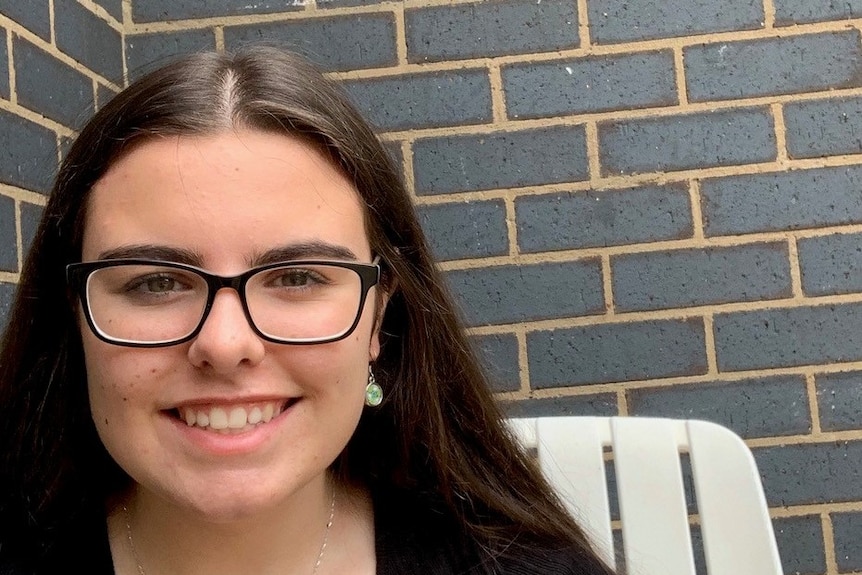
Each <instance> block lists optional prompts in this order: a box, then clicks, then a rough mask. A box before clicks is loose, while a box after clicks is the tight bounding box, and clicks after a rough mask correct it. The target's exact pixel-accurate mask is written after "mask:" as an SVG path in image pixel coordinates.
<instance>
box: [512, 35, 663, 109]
mask: <svg viewBox="0 0 862 575" xmlns="http://www.w3.org/2000/svg"><path fill="white" fill-rule="evenodd" d="M502 76H503V90H504V91H505V93H506V109H507V114H508V116H509V117H510V118H543V117H553V116H560V115H563V114H579V113H586V112H603V111H607V110H630V109H634V108H649V107H653V106H670V105H673V104H676V103H678V98H677V90H676V77H675V75H674V63H673V53H672V52H671V51H670V50H663V51H660V52H639V53H636V54H621V55H611V56H590V57H586V58H577V59H574V60H562V61H556V62H542V63H528V64H513V65H511V66H504V67H503V69H502Z"/></svg>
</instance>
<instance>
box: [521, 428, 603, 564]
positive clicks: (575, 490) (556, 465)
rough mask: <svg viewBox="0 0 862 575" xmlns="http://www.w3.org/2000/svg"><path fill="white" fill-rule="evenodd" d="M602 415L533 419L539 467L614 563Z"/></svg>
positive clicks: (598, 546)
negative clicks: (603, 454) (603, 453)
mask: <svg viewBox="0 0 862 575" xmlns="http://www.w3.org/2000/svg"><path fill="white" fill-rule="evenodd" d="M602 426H604V427H608V422H607V419H604V418H592V417H581V418H569V417H543V418H540V419H538V420H537V422H536V435H537V440H538V441H537V444H538V445H537V449H538V455H539V461H540V462H541V465H542V470H543V471H544V473H545V476H546V477H547V479H548V481H549V482H550V483H551V485H553V486H554V487H555V488H556V490H557V492H558V493H559V495H560V496H561V498H562V499H563V501H564V502H565V504H566V507H567V508H568V509H569V512H570V513H571V514H572V515H573V516H574V517H575V518H576V519H577V520H578V522H579V523H580V525H581V526H582V527H583V528H584V530H585V531H586V533H587V535H588V537H589V538H590V539H591V540H592V542H593V545H594V546H595V549H596V551H597V552H598V553H599V555H600V556H601V557H602V558H603V559H604V560H605V561H606V562H607V563H608V564H609V565H611V566H615V565H616V563H615V557H614V543H613V536H612V531H611V515H610V510H609V504H608V486H607V482H606V480H605V464H604V458H603V457H602V432H603V430H602V429H601V427H602Z"/></svg>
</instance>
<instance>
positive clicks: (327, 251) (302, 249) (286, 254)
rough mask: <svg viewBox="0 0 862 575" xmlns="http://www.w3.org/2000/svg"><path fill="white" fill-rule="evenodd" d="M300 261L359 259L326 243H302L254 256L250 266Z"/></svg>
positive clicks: (344, 248) (347, 251)
mask: <svg viewBox="0 0 862 575" xmlns="http://www.w3.org/2000/svg"><path fill="white" fill-rule="evenodd" d="M302 259H306V260H307V259H327V260H328V259H332V260H347V261H357V260H358V259H359V258H358V257H356V254H355V253H353V251H352V250H350V249H349V248H347V247H344V246H339V245H336V244H330V243H326V242H316V241H315V242H302V243H297V244H289V245H286V246H279V247H277V248H273V249H271V250H267V251H265V252H263V253H261V254H257V255H255V256H254V257H253V258H252V260H251V262H249V263H250V264H251V265H252V266H262V265H266V264H271V263H277V262H284V261H290V260H302Z"/></svg>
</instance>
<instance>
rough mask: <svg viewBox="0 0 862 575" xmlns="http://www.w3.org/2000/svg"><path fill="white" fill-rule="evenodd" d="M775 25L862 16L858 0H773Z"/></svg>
mask: <svg viewBox="0 0 862 575" xmlns="http://www.w3.org/2000/svg"><path fill="white" fill-rule="evenodd" d="M774 2H775V24H776V26H790V25H793V24H804V23H808V22H822V21H824V20H846V19H848V18H858V17H860V16H862V1H860V0H825V1H821V2H812V1H811V0H774Z"/></svg>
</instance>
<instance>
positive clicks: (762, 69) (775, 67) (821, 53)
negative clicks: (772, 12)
mask: <svg viewBox="0 0 862 575" xmlns="http://www.w3.org/2000/svg"><path fill="white" fill-rule="evenodd" d="M683 56H684V58H685V75H686V84H687V86H688V98H689V100H690V101H692V102H699V101H705V100H729V99H733V98H753V97H757V96H768V95H773V94H796V93H799V92H810V91H815V90H831V89H835V88H850V87H854V86H859V85H862V46H860V38H859V31H858V30H854V31H852V32H851V31H848V32H830V33H827V34H810V35H805V36H792V37H789V38H770V39H767V40H750V41H743V42H719V43H715V44H705V45H698V46H690V47H688V48H685V49H684V50H683Z"/></svg>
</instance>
